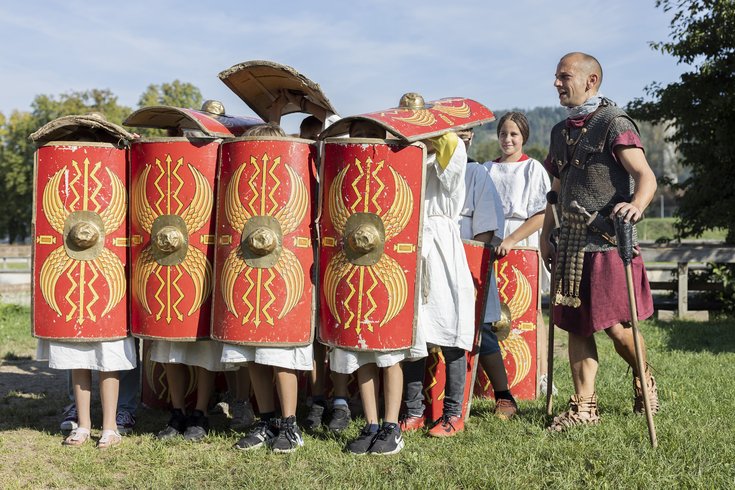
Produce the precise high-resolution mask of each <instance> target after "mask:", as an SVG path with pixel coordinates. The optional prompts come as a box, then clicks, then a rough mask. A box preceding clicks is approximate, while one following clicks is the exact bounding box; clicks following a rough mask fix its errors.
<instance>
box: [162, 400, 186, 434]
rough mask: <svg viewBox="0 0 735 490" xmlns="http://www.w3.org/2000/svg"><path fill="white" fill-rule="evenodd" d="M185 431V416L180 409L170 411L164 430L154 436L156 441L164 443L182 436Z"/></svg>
mask: <svg viewBox="0 0 735 490" xmlns="http://www.w3.org/2000/svg"><path fill="white" fill-rule="evenodd" d="M185 430H186V415H185V414H184V411H183V410H181V409H180V408H174V409H173V410H171V418H170V419H169V420H168V425H167V426H166V428H165V429H163V430H162V431H160V432H159V433H158V434H156V439H158V440H160V441H165V440H167V439H173V438H174V437H178V436H181V435H183V434H184V431H185Z"/></svg>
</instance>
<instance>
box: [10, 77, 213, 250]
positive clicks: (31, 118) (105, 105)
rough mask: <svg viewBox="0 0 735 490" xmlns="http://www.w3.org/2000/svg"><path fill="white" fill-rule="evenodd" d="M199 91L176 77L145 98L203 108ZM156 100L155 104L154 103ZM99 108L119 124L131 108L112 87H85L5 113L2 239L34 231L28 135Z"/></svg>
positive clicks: (37, 99) (31, 150)
mask: <svg viewBox="0 0 735 490" xmlns="http://www.w3.org/2000/svg"><path fill="white" fill-rule="evenodd" d="M201 98H202V96H201V93H200V92H199V89H198V88H196V87H195V86H193V85H191V84H189V83H183V82H180V81H178V80H175V81H173V82H171V83H164V84H162V85H161V86H156V85H151V86H149V87H148V89H147V90H146V92H145V93H144V94H143V95H141V97H140V101H141V103H143V102H144V101H151V102H152V103H154V104H156V105H160V104H166V105H172V106H176V107H199V106H200V105H201ZM154 100H155V102H154ZM90 112H98V113H101V114H102V115H104V116H105V117H106V118H107V120H109V121H110V122H113V123H115V124H122V122H123V121H124V120H125V118H126V117H127V116H128V115H130V112H131V109H130V108H129V107H126V106H124V105H121V104H120V103H119V102H118V98H117V96H116V95H114V94H113V93H112V92H111V91H110V90H99V89H93V90H86V91H80V92H69V93H65V94H61V95H58V96H54V95H45V94H42V95H38V96H36V97H35V98H34V99H33V102H32V103H31V111H30V112H21V111H13V112H12V113H11V114H10V115H8V116H6V115H3V114H2V113H0V192H2V196H3V205H2V212H1V213H0V237H8V238H9V240H10V241H11V242H12V241H16V240H24V239H25V238H27V237H28V236H30V233H31V229H30V228H31V218H32V207H33V205H32V202H33V154H34V152H35V150H36V148H35V146H34V144H33V143H32V142H31V141H29V139H28V135H30V134H31V133H32V132H34V131H36V130H37V129H38V128H40V127H41V126H43V125H45V124H46V123H48V122H50V121H53V120H54V119H57V118H59V117H62V116H68V115H79V114H88V113H90Z"/></svg>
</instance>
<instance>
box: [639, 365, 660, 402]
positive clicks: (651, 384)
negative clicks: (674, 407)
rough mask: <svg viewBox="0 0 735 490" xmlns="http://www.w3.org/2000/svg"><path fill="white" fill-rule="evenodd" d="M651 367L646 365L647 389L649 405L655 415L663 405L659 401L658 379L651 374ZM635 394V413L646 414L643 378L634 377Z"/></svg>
mask: <svg viewBox="0 0 735 490" xmlns="http://www.w3.org/2000/svg"><path fill="white" fill-rule="evenodd" d="M650 367H651V366H649V365H648V364H646V372H645V376H646V387H647V388H648V404H649V405H650V407H651V413H652V414H654V415H655V414H656V413H658V411H659V410H660V409H661V403H660V402H659V400H658V387H657V386H656V378H654V377H653V375H652V374H651V369H650ZM633 394H634V398H633V413H637V414H642V413H644V412H645V404H644V403H643V388H642V387H641V378H640V377H639V376H633Z"/></svg>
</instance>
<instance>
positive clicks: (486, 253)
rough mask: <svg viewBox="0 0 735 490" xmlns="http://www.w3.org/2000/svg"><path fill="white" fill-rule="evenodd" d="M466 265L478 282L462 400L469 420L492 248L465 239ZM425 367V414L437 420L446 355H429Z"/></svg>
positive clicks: (464, 411) (443, 386) (438, 352)
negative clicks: (472, 341) (473, 337)
mask: <svg viewBox="0 0 735 490" xmlns="http://www.w3.org/2000/svg"><path fill="white" fill-rule="evenodd" d="M462 242H463V244H464V250H465V254H466V255H467V263H468V265H469V266H470V272H471V273H472V281H473V282H474V283H475V298H476V299H477V301H476V302H475V305H476V306H475V341H474V344H473V346H472V350H471V351H469V352H467V354H466V358H467V373H466V378H465V384H464V399H463V401H462V418H463V419H467V417H469V415H470V404H471V402H472V390H473V387H474V385H475V377H476V374H477V366H478V360H479V359H478V356H477V354H478V352H479V350H480V326H481V325H482V319H483V317H484V315H485V300H484V299H483V298H487V292H486V290H487V285H488V283H489V281H488V279H489V277H488V272H489V270H490V266H491V260H492V259H493V254H492V251H491V249H490V247H489V246H485V244H483V243H481V242H477V241H474V240H462ZM426 362H427V364H426V377H425V378H424V403H425V404H426V411H425V412H424V413H425V415H426V417H427V419H428V420H438V419H439V418H440V417H441V416H442V413H443V409H444V394H445V392H444V389H445V386H446V378H447V375H446V364H445V363H444V356H443V355H442V353H441V351H439V350H432V352H430V353H429V357H428V359H427V361H426Z"/></svg>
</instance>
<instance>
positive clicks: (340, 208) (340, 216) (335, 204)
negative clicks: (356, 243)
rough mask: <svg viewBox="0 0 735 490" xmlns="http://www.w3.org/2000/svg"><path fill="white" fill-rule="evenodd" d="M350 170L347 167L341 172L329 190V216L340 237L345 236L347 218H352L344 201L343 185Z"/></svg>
mask: <svg viewBox="0 0 735 490" xmlns="http://www.w3.org/2000/svg"><path fill="white" fill-rule="evenodd" d="M349 168H350V167H349V166H347V167H345V168H343V169H342V170H340V172H339V173H338V174H337V176H336V177H335V178H334V181H333V182H332V186H331V187H330V188H329V216H330V218H331V219H332V226H334V229H335V230H336V231H337V233H339V234H340V235H343V234H344V232H345V223H347V218H349V217H350V211H349V210H348V209H347V206H345V203H344V202H343V201H342V183H343V182H344V180H345V175H346V174H347V170H349Z"/></svg>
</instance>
